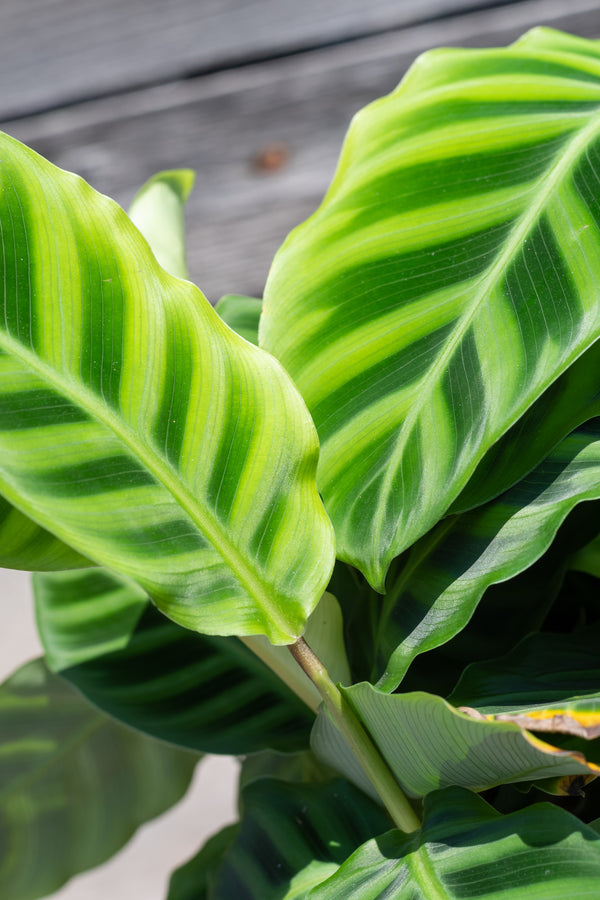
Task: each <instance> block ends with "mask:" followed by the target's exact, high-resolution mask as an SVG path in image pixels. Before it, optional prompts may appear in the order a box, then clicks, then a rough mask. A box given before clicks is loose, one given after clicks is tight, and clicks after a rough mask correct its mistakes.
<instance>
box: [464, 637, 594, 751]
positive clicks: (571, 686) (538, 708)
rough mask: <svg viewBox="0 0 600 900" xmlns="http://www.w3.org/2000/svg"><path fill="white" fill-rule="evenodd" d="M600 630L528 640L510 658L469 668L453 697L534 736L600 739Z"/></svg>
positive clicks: (508, 655) (502, 658) (510, 654)
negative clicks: (555, 734) (541, 733)
mask: <svg viewBox="0 0 600 900" xmlns="http://www.w3.org/2000/svg"><path fill="white" fill-rule="evenodd" d="M599 641H600V626H599V625H596V626H595V627H592V628H589V629H586V630H583V631H580V632H578V633H576V634H572V635H564V634H551V633H541V634H533V635H529V636H528V637H526V638H524V640H523V641H521V643H520V644H519V645H518V646H517V647H515V649H514V650H512V651H511V652H510V653H508V654H506V656H502V657H499V658H498V659H493V660H489V661H487V662H480V663H476V664H474V665H472V666H468V667H467V668H466V669H465V671H464V673H463V675H462V677H461V679H460V681H459V682H458V684H457V685H456V687H455V688H454V690H453V691H452V693H451V695H450V696H449V697H448V702H449V703H452V704H453V705H454V706H457V707H463V706H464V707H470V708H475V709H476V710H477V712H478V713H479V714H481V715H484V716H486V717H487V718H489V719H493V720H495V721H501V722H516V723H517V724H518V725H521V726H522V727H523V728H528V729H529V730H530V731H551V732H563V733H565V734H576V735H578V736H579V737H583V738H586V739H591V738H595V737H599V736H600V657H599V655H598V644H599Z"/></svg>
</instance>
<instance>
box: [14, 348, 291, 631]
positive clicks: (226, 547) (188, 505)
mask: <svg viewBox="0 0 600 900" xmlns="http://www.w3.org/2000/svg"><path fill="white" fill-rule="evenodd" d="M0 347H2V348H3V349H5V350H6V351H7V352H8V353H10V354H12V355H13V356H15V357H16V358H17V359H19V360H20V361H21V362H22V364H23V365H24V366H26V367H29V369H30V370H31V371H33V372H34V373H35V374H37V375H38V376H39V377H40V379H41V380H42V381H44V382H45V383H46V384H50V385H51V386H52V387H53V388H54V389H55V390H56V391H57V393H58V394H59V395H60V394H62V395H63V396H65V397H66V398H67V399H69V400H70V401H72V402H73V403H74V404H75V405H76V406H78V407H79V408H83V409H84V410H85V411H86V412H89V413H90V414H91V415H92V418H93V419H94V421H96V422H99V423H100V424H102V425H103V426H104V427H106V428H107V429H108V430H109V431H112V432H113V434H115V435H116V437H117V438H118V439H119V440H120V441H121V442H122V443H123V444H124V445H125V446H126V447H127V448H128V449H129V450H130V451H131V453H132V454H133V456H134V458H137V459H138V460H140V461H141V462H142V463H143V465H144V466H145V467H146V469H147V470H148V471H149V472H150V473H151V474H152V475H153V476H154V477H156V479H157V481H158V482H159V483H160V484H161V485H162V486H163V487H164V488H165V489H166V491H167V492H168V493H169V494H170V495H171V496H172V497H173V499H174V500H175V501H176V503H177V504H178V505H179V506H180V507H181V508H182V509H183V510H184V511H185V512H186V513H187V515H188V516H189V517H190V519H191V520H192V522H193V523H194V525H196V527H197V528H198V529H199V530H200V531H201V532H202V534H203V535H204V536H205V537H206V538H207V539H208V541H209V542H210V544H211V545H212V547H213V548H214V549H215V550H216V551H217V553H218V554H219V555H220V556H221V558H222V559H223V561H224V563H225V564H226V565H227V567H228V568H229V569H230V571H232V572H233V574H234V576H235V577H236V578H237V580H238V582H239V583H240V584H241V585H242V586H243V588H244V589H245V590H246V591H247V593H248V594H249V595H250V596H252V597H253V598H254V599H255V600H256V601H257V603H258V605H259V607H260V608H261V609H262V611H263V612H264V613H265V614H266V615H267V616H268V618H269V620H270V623H271V624H274V625H275V626H276V627H277V628H278V629H279V630H280V631H283V632H284V633H285V634H288V635H289V626H288V625H287V623H286V622H285V620H282V619H281V617H280V615H279V611H278V609H277V603H276V602H275V601H274V600H272V599H271V597H270V595H269V593H268V592H267V591H266V590H265V588H264V585H263V584H262V583H261V582H260V581H259V580H258V579H257V578H256V577H255V574H254V570H253V569H251V568H250V567H249V566H248V565H247V563H246V561H245V560H244V558H243V557H242V555H241V553H240V552H239V550H238V549H237V548H236V547H235V546H234V544H233V543H232V542H231V541H230V540H229V537H228V536H227V533H226V532H225V530H224V528H223V527H222V526H221V525H220V523H219V522H218V521H217V519H216V517H214V516H211V515H210V513H209V511H208V509H206V510H205V511H204V514H203V510H202V509H201V508H199V506H198V504H197V503H196V502H195V498H194V496H193V495H192V494H191V492H190V491H189V490H188V489H187V487H186V486H185V484H184V483H183V482H182V481H181V480H180V479H179V478H177V477H174V473H173V471H172V469H171V467H170V466H169V465H168V464H167V463H165V462H164V461H163V460H162V459H161V457H160V456H159V455H158V453H157V452H156V450H154V449H153V448H151V447H150V446H149V445H148V444H147V442H146V440H145V439H142V440H140V437H139V435H137V434H136V433H135V432H134V431H133V430H132V428H131V427H130V426H128V425H127V424H126V423H125V422H124V421H123V420H122V419H119V418H118V417H117V416H116V415H115V414H114V413H113V412H112V411H111V410H110V408H109V407H108V406H106V405H104V404H102V403H101V402H100V401H99V400H98V399H97V398H96V397H95V396H94V395H93V394H91V393H90V392H88V391H85V390H84V389H83V388H82V387H81V386H77V385H75V384H74V383H73V385H74V386H73V387H72V386H71V385H70V384H69V381H68V379H67V378H65V377H62V378H61V377H59V376H60V374H61V373H59V372H58V371H57V370H56V369H53V368H52V367H51V366H49V365H48V364H47V363H45V362H43V361H42V360H41V359H40V358H39V356H37V355H36V354H35V353H33V352H32V351H29V350H27V348H25V347H24V346H23V345H22V344H21V343H19V342H18V341H16V340H15V339H14V338H12V337H11V336H10V335H8V334H7V333H6V332H5V331H2V332H0ZM77 387H78V389H74V388H77ZM34 514H35V513H34ZM46 527H52V526H48V525H47V526H46ZM66 530H67V529H66ZM67 531H68V530H67Z"/></svg>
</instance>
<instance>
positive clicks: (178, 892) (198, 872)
mask: <svg viewBox="0 0 600 900" xmlns="http://www.w3.org/2000/svg"><path fill="white" fill-rule="evenodd" d="M238 831H239V826H238V825H227V826H226V827H225V828H223V829H221V831H219V832H217V834H214V835H213V836H212V837H211V838H209V839H208V841H207V842H206V843H205V845H204V847H202V849H201V850H200V851H199V852H198V853H197V854H196V855H195V856H193V857H192V859H190V860H188V862H186V863H185V864H184V865H183V866H181V867H180V868H179V869H176V870H175V871H174V872H173V874H172V875H171V880H170V882H169V893H168V895H167V900H210V898H211V896H212V892H211V889H212V886H213V884H214V881H215V878H216V876H217V874H218V871H219V868H220V866H221V864H222V862H223V857H224V856H225V854H226V853H227V851H228V850H229V848H230V846H231V844H232V843H233V841H234V839H235V837H236V835H237V833H238Z"/></svg>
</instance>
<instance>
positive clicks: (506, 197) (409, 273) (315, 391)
mask: <svg viewBox="0 0 600 900" xmlns="http://www.w3.org/2000/svg"><path fill="white" fill-rule="evenodd" d="M599 103H600V54H599V53H598V48H597V45H596V44H595V43H593V42H586V41H582V40H580V39H570V38H568V37H566V36H564V37H560V36H559V38H555V36H554V35H553V33H552V32H547V31H543V32H540V33H538V34H537V36H536V38H535V40H534V41H533V42H532V43H529V44H528V43H527V42H525V43H523V42H521V43H520V44H517V45H515V46H513V47H509V48H507V49H488V50H436V51H432V52H430V53H427V54H425V55H424V56H422V57H421V58H420V59H419V60H418V61H417V63H415V65H414V66H413V67H412V69H411V70H410V72H409V73H408V75H407V76H406V78H405V79H404V81H403V82H402V83H401V85H400V86H399V87H398V88H397V90H395V91H394V92H392V93H391V94H390V95H389V96H387V97H384V98H383V99H381V100H378V101H376V102H375V103H373V104H371V105H370V106H368V107H367V108H366V109H364V110H362V111H361V112H360V113H359V114H358V115H357V116H356V117H355V119H354V121H353V124H352V126H351V128H350V132H349V134H348V137H347V140H346V143H345V145H344V149H343V151H342V156H341V159H340V163H339V166H338V170H337V173H336V175H335V177H334V180H333V183H332V185H331V187H330V189H329V191H328V193H327V195H326V197H325V200H324V201H323V204H322V205H321V207H320V208H319V210H318V211H317V212H316V213H315V214H314V215H313V216H312V218H311V219H310V220H309V221H308V222H306V223H305V224H304V225H301V226H300V227H299V228H298V229H296V231H294V232H292V234H291V235H290V236H289V237H288V239H287V240H286V242H285V244H284V245H283V247H282V248H281V250H280V251H279V253H278V255H277V256H276V258H275V261H274V264H273V267H272V269H271V273H270V277H269V280H268V283H267V286H266V290H265V298H264V307H263V317H262V321H261V330H260V340H261V345H262V346H264V347H265V348H266V349H267V350H270V351H271V352H272V353H274V354H275V355H276V356H277V357H278V358H279V359H280V360H281V361H282V362H283V364H284V366H285V367H286V369H287V371H288V372H289V373H290V374H291V376H292V378H293V379H294V382H295V384H296V385H297V386H298V388H299V390H300V392H301V393H302V395H303V397H304V399H305V401H306V403H307V405H308V407H309V410H310V411H311V414H312V416H313V419H314V422H315V424H316V426H317V430H318V433H319V438H320V441H321V448H322V450H321V457H320V461H319V471H318V483H319V487H320V490H321V493H322V495H323V499H324V502H325V506H326V509H327V510H328V512H329V515H330V516H331V518H332V521H333V523H334V527H335V531H336V536H337V541H338V555H339V556H340V557H341V558H342V559H344V560H345V561H347V562H350V563H352V564H353V565H355V566H357V567H358V568H360V569H361V570H362V571H363V572H364V573H365V574H366V575H367V577H368V579H369V581H370V582H371V584H372V585H373V586H374V587H375V588H377V589H378V590H380V591H383V589H384V581H385V575H386V572H387V569H388V566H389V564H390V562H391V560H392V559H393V558H394V557H396V556H397V555H398V554H399V553H400V552H401V551H402V550H403V549H405V548H407V547H409V546H410V545H411V544H412V543H414V541H415V540H416V539H417V538H419V537H420V536H421V535H423V534H424V533H425V532H427V531H429V529H430V528H431V527H432V526H433V525H434V524H435V523H436V522H437V521H438V520H439V519H440V518H441V517H442V516H443V514H444V513H445V512H446V510H447V509H448V508H449V506H450V504H451V503H452V502H453V501H454V500H455V498H456V497H457V496H458V495H459V493H460V491H461V490H462V489H463V488H464V487H465V485H466V484H467V482H468V480H469V478H470V477H471V475H472V474H473V472H474V470H475V468H476V466H477V464H478V463H479V461H480V460H481V459H482V458H483V457H484V455H485V453H486V452H487V451H488V450H489V448H490V447H491V446H492V445H493V444H494V442H495V441H497V440H498V439H499V438H500V437H501V435H502V434H503V433H505V432H506V431H507V430H508V429H509V428H510V427H511V426H512V425H513V424H514V423H515V422H517V421H518V420H519V419H520V417H521V416H522V415H523V414H524V413H525V412H526V410H527V409H528V407H530V406H531V404H532V403H534V402H535V400H536V399H537V398H538V397H540V396H541V395H542V394H543V393H544V391H546V390H547V389H548V387H549V386H550V385H551V383H552V382H553V381H554V380H555V379H556V378H558V377H559V376H560V375H561V373H563V372H565V371H566V370H567V369H568V368H569V366H570V365H571V364H572V363H573V362H574V361H575V360H576V359H577V358H578V357H579V356H580V355H581V354H582V353H583V352H584V351H585V350H586V349H587V348H589V347H590V346H591V345H592V344H593V343H594V341H596V340H597V339H598V337H599V336H600V316H598V301H599V291H598V283H599V280H600V270H599V269H598V264H597V260H598V259H600V203H599V202H598V192H597V188H596V186H597V181H598V172H599V171H600V113H599V112H598V108H599ZM559 430H560V429H559ZM549 434H550V436H551V439H552V441H554V442H555V440H556V436H555V434H554V432H553V430H552V429H551V430H550V431H549ZM521 439H522V440H525V441H526V442H528V441H529V435H528V434H524V435H522V436H521ZM550 449H551V446H548V447H547V448H545V449H544V448H543V447H541V446H539V447H538V449H537V451H536V452H537V453H539V454H541V455H542V456H543V455H545V452H547V451H549V450H550Z"/></svg>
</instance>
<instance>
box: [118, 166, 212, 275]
mask: <svg viewBox="0 0 600 900" xmlns="http://www.w3.org/2000/svg"><path fill="white" fill-rule="evenodd" d="M195 178H196V176H195V174H194V172H192V171H191V169H173V170H171V171H168V172H159V173H158V174H157V175H154V176H153V177H152V178H150V180H149V181H147V182H146V184H145V185H144V186H143V187H141V188H140V190H139V191H138V192H137V194H136V195H135V197H134V198H133V202H132V204H131V207H130V209H129V218H130V219H131V221H132V222H133V224H134V225H135V226H136V228H137V229H138V230H139V231H141V233H142V234H143V235H144V237H145V238H146V240H147V241H148V243H149V244H150V247H151V248H152V252H153V253H154V255H155V257H156V259H157V260H158V262H159V263H160V265H161V266H162V267H163V269H166V270H167V272H170V274H171V275H176V276H177V277H178V278H187V277H188V270H187V265H186V261H185V221H184V215H183V210H184V206H185V202H186V200H187V198H188V196H189V194H190V191H191V190H192V187H193V186H194V180H195Z"/></svg>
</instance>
